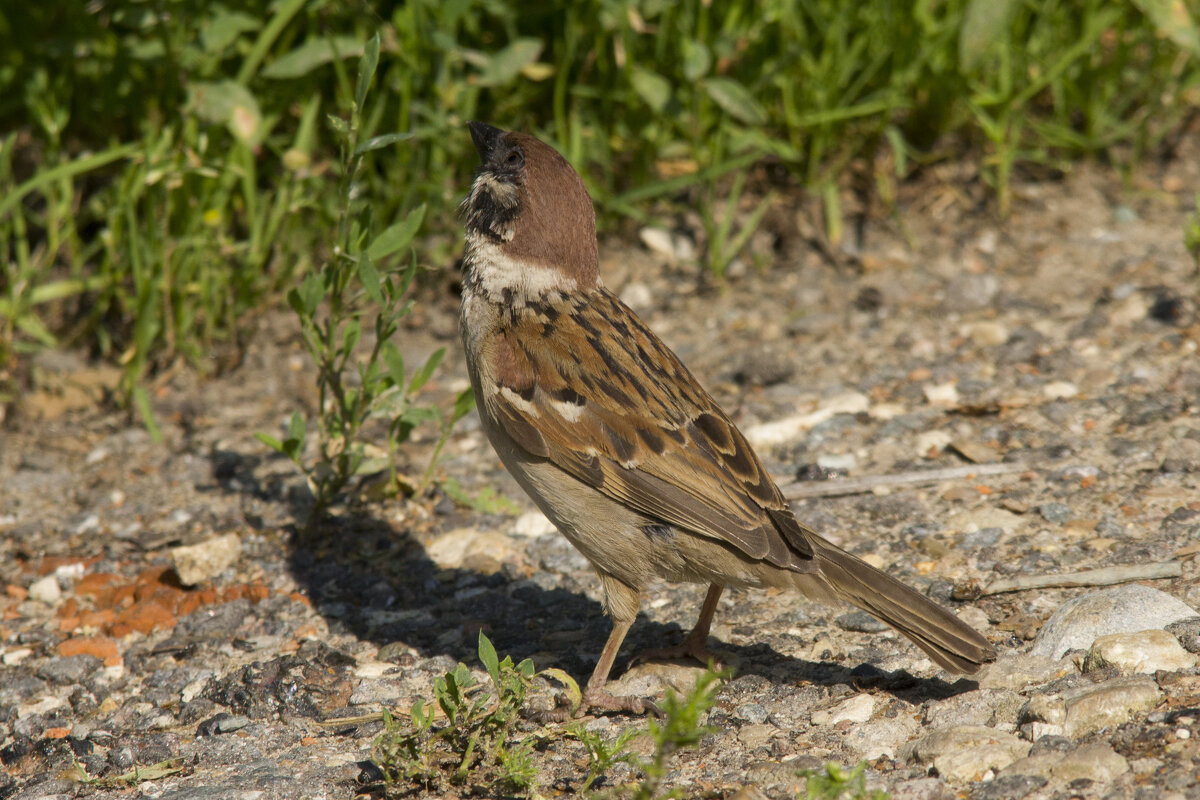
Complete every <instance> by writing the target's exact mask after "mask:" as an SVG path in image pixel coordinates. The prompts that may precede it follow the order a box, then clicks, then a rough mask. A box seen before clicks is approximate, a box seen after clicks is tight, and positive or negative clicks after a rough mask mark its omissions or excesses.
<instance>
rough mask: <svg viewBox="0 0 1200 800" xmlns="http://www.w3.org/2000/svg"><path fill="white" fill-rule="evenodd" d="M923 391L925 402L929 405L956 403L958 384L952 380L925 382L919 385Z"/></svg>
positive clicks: (952, 404)
mask: <svg viewBox="0 0 1200 800" xmlns="http://www.w3.org/2000/svg"><path fill="white" fill-rule="evenodd" d="M921 391H922V392H924V393H925V402H927V403H929V405H931V406H956V405H958V386H957V385H956V384H955V382H954V381H950V382H948V383H939V384H927V385H926V386H923V387H921Z"/></svg>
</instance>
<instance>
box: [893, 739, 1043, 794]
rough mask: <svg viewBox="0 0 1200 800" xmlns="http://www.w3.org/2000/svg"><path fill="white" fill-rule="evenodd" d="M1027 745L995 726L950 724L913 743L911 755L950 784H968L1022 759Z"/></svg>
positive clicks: (1028, 745) (1027, 743)
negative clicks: (930, 767)
mask: <svg viewBox="0 0 1200 800" xmlns="http://www.w3.org/2000/svg"><path fill="white" fill-rule="evenodd" d="M1029 747H1030V744H1029V742H1026V741H1022V740H1021V739H1020V738H1018V737H1017V736H1015V735H1013V734H1011V733H1005V732H1004V731H998V730H996V729H995V728H985V727H982V726H978V725H951V726H949V727H945V728H938V729H937V730H935V731H933V732H932V733H930V734H928V735H927V736H925V737H923V738H922V739H920V740H919V741H917V742H916V743H915V744H913V746H912V755H913V758H915V759H916V760H917V761H919V762H921V763H923V764H933V767H934V769H936V770H937V772H938V774H939V775H941V776H942V777H943V778H945V779H946V780H947V781H949V782H950V783H968V782H971V781H978V780H980V779H981V778H982V777H983V775H984V774H986V773H987V772H988V771H989V770H992V771H996V770H1000V769H1002V768H1004V767H1007V766H1008V765H1009V764H1011V763H1013V762H1014V761H1016V760H1017V759H1019V758H1024V757H1025V756H1026V755H1028V753H1029Z"/></svg>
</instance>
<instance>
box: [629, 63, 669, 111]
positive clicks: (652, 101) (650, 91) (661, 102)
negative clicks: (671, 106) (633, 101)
mask: <svg viewBox="0 0 1200 800" xmlns="http://www.w3.org/2000/svg"><path fill="white" fill-rule="evenodd" d="M629 82H630V83H631V84H633V90H634V91H635V92H637V93H638V96H639V97H641V98H642V100H644V101H646V105H648V106H650V108H652V109H654V110H655V111H662V110H663V108H665V107H666V105H667V102H668V101H669V100H670V99H671V84H670V82H669V81H667V79H666V78H664V77H663V76H662V75H659V74H658V73H657V72H651V71H650V70H648V69H642V68H641V67H634V68H633V74H632V75H630V76H629Z"/></svg>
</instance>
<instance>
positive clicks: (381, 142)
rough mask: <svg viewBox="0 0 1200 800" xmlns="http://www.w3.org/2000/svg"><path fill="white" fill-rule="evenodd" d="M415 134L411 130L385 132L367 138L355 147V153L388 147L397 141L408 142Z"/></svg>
mask: <svg viewBox="0 0 1200 800" xmlns="http://www.w3.org/2000/svg"><path fill="white" fill-rule="evenodd" d="M414 135H415V134H413V133H412V132H411V131H405V132H404V133H385V134H383V135H382V136H375V137H372V138H370V139H367V140H366V141H365V142H363V143H362V144H360V145H359V146H358V147H356V148H354V155H356V156H361V155H362V154H363V153H369V152H371V151H372V150H378V149H379V148H381V147H387V146H388V145H389V144H395V143H396V142H406V141H408V140H409V139H411V138H413V136H414Z"/></svg>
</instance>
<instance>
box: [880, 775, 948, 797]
mask: <svg viewBox="0 0 1200 800" xmlns="http://www.w3.org/2000/svg"><path fill="white" fill-rule="evenodd" d="M953 798H954V792H953V791H951V789H950V787H949V786H947V785H946V783H945V781H942V780H939V779H938V778H914V779H912V780H907V781H900V782H899V783H897V784H896V785H895V786H893V787H892V792H891V799H892V800H953Z"/></svg>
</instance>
